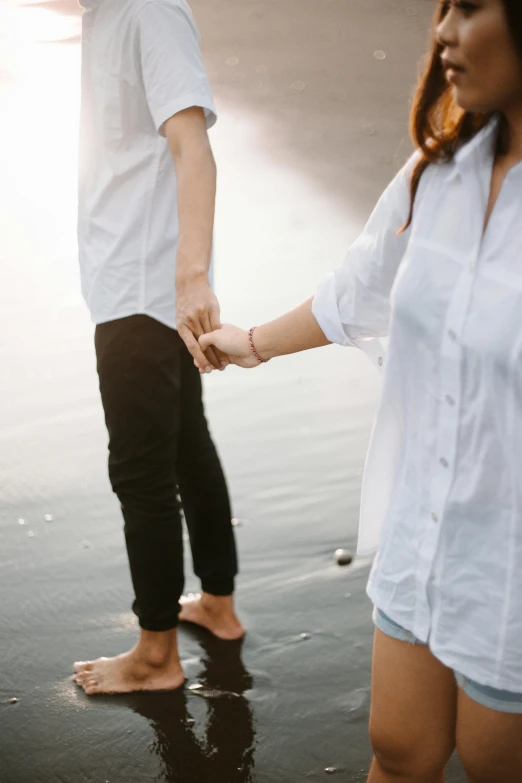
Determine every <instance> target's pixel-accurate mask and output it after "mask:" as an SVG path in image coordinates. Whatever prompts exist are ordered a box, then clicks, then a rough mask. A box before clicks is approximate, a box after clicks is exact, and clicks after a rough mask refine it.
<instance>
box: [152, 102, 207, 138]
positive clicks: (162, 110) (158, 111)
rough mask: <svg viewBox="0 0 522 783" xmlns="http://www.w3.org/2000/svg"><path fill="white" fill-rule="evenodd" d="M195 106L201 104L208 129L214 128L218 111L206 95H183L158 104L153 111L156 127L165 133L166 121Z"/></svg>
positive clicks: (162, 133)
mask: <svg viewBox="0 0 522 783" xmlns="http://www.w3.org/2000/svg"><path fill="white" fill-rule="evenodd" d="M193 106H199V107H200V108H201V109H203V111H204V112H205V118H206V120H207V129H210V128H212V126H213V125H215V124H216V121H217V113H216V109H215V108H214V104H213V102H212V100H211V99H210V98H209V97H208V96H206V95H201V94H200V95H198V94H191V95H183V96H181V97H180V98H173V99H172V101H169V102H168V103H165V104H163V105H161V106H157V107H156V108H155V109H154V111H153V119H154V123H155V125H156V129H157V131H158V133H160V135H161V136H164V135H165V123H166V122H167V120H170V118H171V117H174V115H175V114H179V112H180V111H184V110H185V109H190V108H192V107H193Z"/></svg>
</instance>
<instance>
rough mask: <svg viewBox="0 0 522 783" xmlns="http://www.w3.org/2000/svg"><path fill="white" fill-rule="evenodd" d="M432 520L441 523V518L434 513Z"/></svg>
mask: <svg viewBox="0 0 522 783" xmlns="http://www.w3.org/2000/svg"><path fill="white" fill-rule="evenodd" d="M431 518H432V519H433V521H434V522H438V521H439V517H438V516H437V514H436V513H435V512H434V511H432V513H431Z"/></svg>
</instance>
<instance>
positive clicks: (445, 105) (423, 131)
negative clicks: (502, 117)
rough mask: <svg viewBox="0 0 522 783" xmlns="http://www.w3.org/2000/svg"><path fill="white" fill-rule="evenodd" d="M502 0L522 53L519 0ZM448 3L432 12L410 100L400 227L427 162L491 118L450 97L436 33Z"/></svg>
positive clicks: (445, 157)
mask: <svg viewBox="0 0 522 783" xmlns="http://www.w3.org/2000/svg"><path fill="white" fill-rule="evenodd" d="M502 3H503V5H504V7H505V11H506V16H507V18H508V23H509V27H510V30H511V32H512V35H513V38H514V41H515V43H516V46H517V48H518V50H519V52H520V56H521V57H522V0H502ZM450 5H451V3H450V1H449V0H444V1H443V2H441V3H440V4H439V8H438V9H437V11H436V13H435V19H434V28H433V33H432V38H433V42H432V46H431V50H430V52H429V53H428V58H427V64H426V68H425V71H424V74H423V76H422V77H421V80H420V82H419V85H418V87H417V91H416V93H415V98H414V101H413V107H412V112H411V119H410V134H411V137H412V139H413V143H414V144H415V147H416V148H417V150H418V151H419V152H420V157H419V160H418V161H417V163H416V165H415V167H414V169H413V173H412V177H411V185H410V187H411V204H410V214H409V215H408V220H407V221H406V223H405V224H404V226H403V227H402V229H401V231H405V230H406V229H407V228H408V226H409V225H410V224H411V221H412V218H413V209H414V205H415V196H416V195H417V190H418V187H419V183H420V181H421V177H422V175H423V174H424V172H425V171H426V169H427V168H428V166H430V165H431V164H432V163H447V162H449V161H451V160H453V157H454V155H455V153H456V151H457V149H458V148H459V146H460V145H461V144H463V143H465V142H467V141H469V140H470V139H472V138H473V136H475V134H477V133H478V132H479V131H480V130H481V129H482V128H483V127H484V126H485V125H486V124H487V123H488V121H489V120H490V118H491V115H489V114H473V113H471V112H466V111H464V110H463V109H461V108H460V107H459V106H457V104H456V103H455V101H454V100H453V90H452V87H451V85H450V84H449V83H448V81H447V79H446V74H445V73H444V69H443V67H442V61H441V54H442V47H441V45H440V44H439V43H438V41H437V36H436V28H437V26H438V25H439V24H440V23H441V21H442V20H443V19H444V17H445V16H446V14H447V13H448V10H449V8H450Z"/></svg>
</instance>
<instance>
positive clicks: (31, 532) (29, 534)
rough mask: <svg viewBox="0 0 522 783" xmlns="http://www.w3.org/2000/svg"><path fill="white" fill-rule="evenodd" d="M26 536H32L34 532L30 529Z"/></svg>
mask: <svg viewBox="0 0 522 783" xmlns="http://www.w3.org/2000/svg"><path fill="white" fill-rule="evenodd" d="M27 537H28V538H34V533H33V531H32V530H30V531H29V532H28V534H27Z"/></svg>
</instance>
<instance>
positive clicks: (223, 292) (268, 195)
mask: <svg viewBox="0 0 522 783" xmlns="http://www.w3.org/2000/svg"><path fill="white" fill-rule="evenodd" d="M40 5H41V8H40V9H38V10H39V11H41V12H42V13H45V14H48V13H49V9H56V11H57V12H60V13H59V15H57V16H56V22H55V21H53V22H52V24H51V22H49V27H46V24H47V23H44V17H43V16H42V17H40V16H38V17H37V18H36V17H35V21H34V23H31V24H33V27H34V29H33V28H31V30H32V33H31V36H29V37H30V40H29V39H27V40H26V38H23V40H22V38H20V41H21V43H20V42H19V41H18V39H16V40H15V39H14V38H13V42H14V43H13V47H12V48H13V51H12V52H11V53H9V51H7V49H8V47H7V49H6V48H5V47H0V49H1V51H2V52H4V54H2V55H1V56H0V74H1V76H0V106H2V107H5V110H6V116H7V117H8V122H7V123H5V124H4V126H3V127H2V128H0V142H1V143H0V168H1V170H2V171H3V174H4V176H3V181H2V182H1V183H0V208H1V209H0V214H1V215H2V217H1V218H0V229H1V235H2V237H3V240H2V243H1V244H0V263H1V264H2V268H3V269H5V270H6V273H7V274H8V279H9V285H8V286H7V287H2V290H0V324H1V327H2V329H1V330H0V334H1V338H0V350H1V351H2V357H3V362H2V364H3V368H4V372H3V373H2V374H0V454H1V456H0V486H1V487H2V491H1V498H0V591H1V595H2V597H3V601H2V608H1V610H0V620H1V623H2V634H1V637H0V655H1V660H2V677H1V680H0V720H1V721H2V736H1V738H0V778H1V780H2V783H91V781H92V783H95V782H96V783H99V782H100V781H101V782H102V783H103V781H108V782H109V783H135V782H136V783H138V781H139V783H143V782H144V781H151V783H152V781H165V782H166V783H207V782H208V783H274V781H278V783H297V781H301V780H303V781H304V780H312V781H315V780H317V781H321V780H326V779H330V777H331V776H333V779H334V780H339V781H364V780H365V779H366V774H367V770H368V766H369V761H370V748H369V743H368V737H367V720H368V708H369V697H370V693H369V687H370V653H371V642H372V623H371V606H370V604H369V601H368V599H367V598H366V596H365V583H366V579H367V572H368V564H367V563H364V562H356V563H354V564H353V565H352V566H349V567H346V568H340V567H339V566H337V565H336V564H335V563H334V559H333V552H334V550H335V549H337V548H338V547H340V546H342V547H347V548H352V549H353V548H354V546H355V536H356V529H357V515H358V501H359V492H360V483H361V472H362V468H363V464H364V454H365V449H366V444H367V441H368V436H369V432H370V427H371V422H372V416H373V411H374V409H375V405H376V401H377V397H378V392H379V379H378V377H377V375H376V373H375V372H374V371H373V369H372V368H371V367H370V366H369V364H367V362H366V360H365V359H364V357H362V356H360V355H358V354H356V353H354V352H350V351H345V350H342V349H337V348H328V349H325V350H324V351H318V352H313V353H311V354H310V355H308V356H296V357H290V358H288V359H287V360H281V361H278V362H274V363H272V364H271V365H270V366H268V367H266V368H262V369H261V370H259V371H256V372H253V373H246V372H242V371H239V370H235V369H233V370H231V371H230V372H229V371H227V373H225V374H224V375H220V376H216V377H214V376H213V377H211V378H210V379H209V381H208V383H207V386H206V403H207V410H208V414H209V418H210V421H211V424H212V429H213V432H214V435H215V438H216V441H217V443H218V446H219V449H220V452H221V454H222V457H223V460H224V463H225V467H226V470H227V475H228V478H229V482H230V487H231V493H232V498H233V504H234V513H235V515H236V517H238V518H239V520H240V525H239V526H238V527H237V528H236V532H237V538H238V546H239V551H240V557H241V576H240V579H239V584H238V602H239V608H240V611H241V615H242V617H243V619H244V621H245V624H246V625H247V628H248V633H247V637H246V639H245V641H244V643H243V645H225V644H223V643H219V642H215V641H212V640H210V639H209V638H208V637H206V636H205V635H204V634H201V633H199V632H197V631H195V630H191V629H184V630H182V631H180V647H181V654H182V659H183V663H184V666H185V670H186V674H187V678H188V681H187V685H186V687H185V689H184V690H183V691H180V692H178V693H172V694H160V695H156V694H152V695H151V694H141V695H139V694H138V695H133V696H129V697H117V698H97V699H93V700H89V699H87V698H86V697H85V696H84V695H83V694H82V693H80V692H79V691H78V690H77V689H76V688H75V687H74V685H73V684H72V683H71V681H70V678H69V676H70V670H71V663H72V661H73V660H75V659H78V658H86V657H91V656H97V655H100V654H104V655H112V654H116V653H118V652H121V651H122V650H124V649H126V648H128V647H129V646H130V645H131V644H132V643H133V640H134V638H135V621H134V618H133V616H132V614H131V612H130V610H129V604H130V580H129V576H128V568H127V562H126V556H125V552H124V545H123V536H122V531H121V519H120V516H119V512H118V508H117V503H116V502H115V500H114V498H113V497H112V496H111V494H110V490H109V486H108V481H107V477H106V470H105V459H106V434H105V431H104V426H103V417H102V411H101V407H100V404H99V399H98V391H97V388H96V376H95V369H94V356H93V347H92V327H91V325H90V324H89V322H88V317H87V314H86V311H85V307H84V305H83V303H82V302H81V300H80V297H79V295H78V279H77V269H76V247H75V236H74V234H75V227H74V211H75V204H74V198H75V193H74V189H75V175H74V169H75V155H76V149H75V143H76V141H75V140H76V136H75V134H76V131H77V119H76V112H77V89H78V85H77V78H78V53H77V43H76V41H77V27H76V21H77V20H76V16H75V14H76V9H75V8H74V3H71V2H69V0H55V2H46V3H43V4H40ZM192 5H193V8H194V13H195V16H196V18H197V20H198V23H199V25H200V28H201V33H202V41H203V48H204V52H205V58H206V61H207V64H208V68H209V73H210V76H211V79H212V82H213V85H214V89H215V93H216V101H217V105H218V110H219V112H220V122H219V123H218V125H217V126H216V128H215V129H214V130H213V132H212V143H213V146H214V150H215V153H216V158H217V161H218V168H219V188H220V194H219V203H218V215H217V218H218V220H217V232H216V256H217V258H216V260H217V275H216V277H217V288H218V294H219V297H220V300H221V304H222V311H223V316H224V318H225V319H226V320H230V321H232V322H238V323H241V324H243V325H250V324H251V323H255V322H259V321H261V320H266V319H267V318H270V317H272V316H274V315H277V314H279V313H280V312H281V311H282V310H283V309H285V308H287V307H289V306H292V305H293V304H295V303H296V302H298V301H300V299H302V298H304V297H305V296H306V295H308V294H309V293H310V292H311V291H313V287H314V285H315V282H316V280H317V279H318V277H319V276H320V275H321V274H323V273H324V272H325V271H328V270H330V269H332V268H333V267H334V266H335V265H336V264H337V263H338V262H339V260H340V259H341V257H342V254H343V253H344V251H345V249H346V247H347V245H348V243H349V242H350V241H351V239H353V238H354V236H355V235H356V233H357V231H358V230H360V228H361V226H362V223H363V221H364V219H365V218H366V217H367V215H368V213H369V211H370V209H371V207H372V205H373V203H374V202H375V200H376V198H377V197H378V195H379V194H380V192H381V191H382V189H383V187H384V186H385V184H386V183H387V181H388V180H389V179H390V178H391V176H392V175H393V173H394V172H395V171H396V170H397V168H398V167H399V165H401V163H402V162H403V160H404V159H405V158H406V156H407V154H408V148H409V142H408V138H407V106H408V100H409V96H410V94H411V89H412V85H413V81H414V75H415V69H416V62H417V60H418V57H419V55H420V53H421V52H422V51H423V48H424V43H425V39H426V29H427V22H428V18H429V16H430V14H431V11H432V6H433V4H432V3H431V2H430V0H408V2H407V4H404V3H403V2H402V0H349V1H348V0H316V1H315V2H313V0H283V1H282V2H275V1H274V0H271V1H266V0H251V1H250V2H239V0H196V1H195V2H194V3H193V4H192ZM23 10H24V12H27V14H29V15H30V14H31V13H32V12H33V10H34V9H33V8H27V9H23ZM49 18H50V19H52V20H54V19H55V17H54V14H52V13H51V16H50V17H49ZM2 19H3V17H1V16H0V21H2ZM24 19H29V17H24ZM10 20H11V21H10V24H11V23H13V24H14V22H13V21H12V19H11V17H10ZM58 20H59V22H58ZM55 23H56V24H57V25H58V24H59V33H58V37H61V38H63V39H64V40H66V41H69V43H68V44H62V45H61V46H55V45H54V44H52V43H50V42H47V43H40V44H38V43H36V38H38V37H39V36H40V37H42V38H46V37H49V39H50V40H52V35H53V29H54V28H53V25H54V24H55ZM3 29H6V28H3ZM13 29H14V28H13ZM56 29H58V28H56ZM1 30H2V25H1V24H0V35H2V34H3V33H2V32H1ZM35 30H36V32H37V33H38V35H36V33H35ZM13 35H14V33H13ZM15 44H16V45H15ZM15 50H16V51H15ZM5 52H7V54H6V53H5ZM380 52H383V53H384V55H385V57H384V59H379V58H380V56H381V55H380V54H379V55H377V56H376V53H380ZM9 58H11V59H9ZM51 88H52V89H51ZM35 116H37V117H38V120H39V133H38V136H36V137H35V134H34V132H33V128H34V117H35ZM46 517H47V519H46ZM49 517H51V518H50V519H49ZM31 533H32V534H33V535H29V534H31ZM186 561H187V562H186V573H187V589H188V590H194V589H196V588H197V583H196V581H195V580H194V578H193V576H192V574H191V563H190V557H189V553H188V552H187V557H186ZM194 685H202V686H204V687H203V688H202V689H201V688H200V689H197V688H196V689H191V686H194ZM12 698H17V699H18V701H17V703H14V704H12V703H10V701H11V699H12ZM327 769H329V770H331V771H330V772H327V771H326V770H327ZM459 770H460V768H459V766H458V765H457V764H456V763H455V764H454V765H452V766H451V769H450V771H449V774H448V778H447V779H448V781H449V783H457V782H458V781H462V780H463V776H462V774H461V772H460V771H459Z"/></svg>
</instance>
